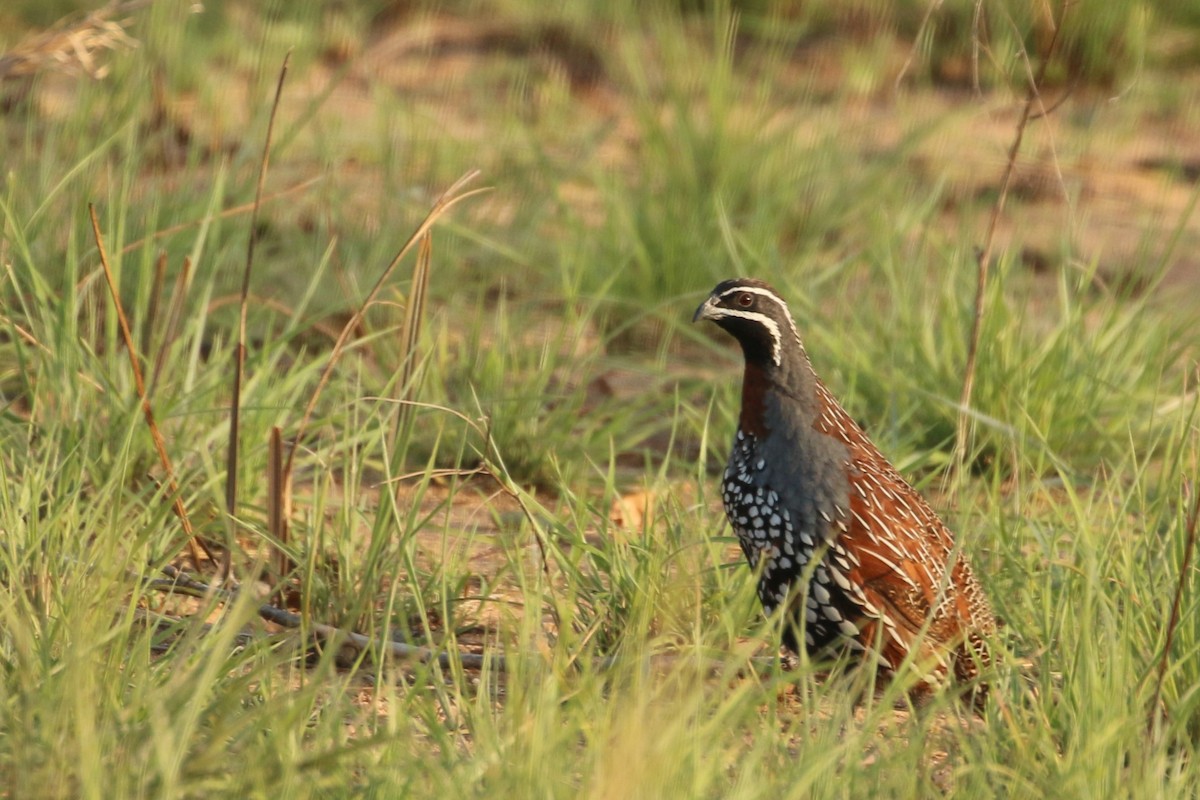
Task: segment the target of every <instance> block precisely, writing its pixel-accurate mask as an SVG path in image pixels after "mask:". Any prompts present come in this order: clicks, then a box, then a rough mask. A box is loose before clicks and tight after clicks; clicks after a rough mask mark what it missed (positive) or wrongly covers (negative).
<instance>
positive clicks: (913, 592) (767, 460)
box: [692, 278, 997, 699]
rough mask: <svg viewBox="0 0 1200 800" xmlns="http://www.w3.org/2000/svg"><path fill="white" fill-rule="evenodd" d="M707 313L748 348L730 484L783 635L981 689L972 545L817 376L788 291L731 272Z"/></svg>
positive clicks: (984, 614)
mask: <svg viewBox="0 0 1200 800" xmlns="http://www.w3.org/2000/svg"><path fill="white" fill-rule="evenodd" d="M700 320H709V321H711V322H714V323H716V324H717V325H718V326H719V327H720V328H722V329H724V330H725V331H726V332H727V333H729V334H730V335H732V336H733V338H734V339H736V340H737V342H738V343H739V344H740V345H741V348H742V354H743V356H744V359H745V367H744V371H743V375H742V397H741V412H740V414H739V416H738V425H737V432H736V433H735V435H734V440H733V447H732V451H731V453H730V456H729V463H728V466H727V467H726V469H725V473H724V477H723V478H722V482H721V497H722V501H723V504H724V507H725V515H726V517H727V518H728V520H729V523H730V525H731V527H732V528H733V530H734V532H735V533H736V534H737V538H738V542H739V544H740V545H741V549H742V552H743V553H744V554H745V556H746V560H747V561H748V562H749V565H750V567H751V568H752V569H753V570H755V571H756V572H757V575H758V586H757V592H758V598H759V600H760V601H761V603H762V606H763V609H764V611H765V612H766V614H767V615H768V616H770V615H771V614H773V613H775V612H776V611H777V610H781V613H782V614H783V615H784V625H783V630H782V639H783V642H782V643H783V645H784V646H785V647H786V648H787V649H789V650H791V651H792V652H793V653H796V654H799V652H800V650H799V642H800V641H801V640H802V641H803V643H804V648H805V649H806V651H807V652H808V654H809V655H811V656H814V657H816V656H826V657H836V656H841V655H846V656H848V660H849V661H850V662H851V663H854V662H856V661H863V660H866V658H867V653H868V651H871V652H874V653H876V654H877V659H876V664H877V665H878V666H879V668H880V671H881V673H883V674H884V676H885V677H891V678H895V677H896V676H897V675H898V674H899V673H901V672H905V673H907V674H912V675H913V677H914V678H915V680H914V681H913V687H914V688H913V690H912V694H914V695H920V694H928V693H930V692H932V691H933V690H935V689H937V688H938V687H943V686H946V685H947V684H949V683H950V682H951V681H955V682H958V683H959V684H962V685H971V684H973V688H972V691H973V692H975V696H976V698H977V699H978V698H979V697H985V696H986V691H987V687H986V686H985V685H984V681H983V680H982V679H981V678H980V673H981V672H982V670H983V669H984V668H985V667H987V666H988V665H990V663H991V655H990V651H989V638H990V637H991V636H992V635H993V634H994V632H995V631H996V627H997V621H996V617H995V616H994V614H993V612H992V608H991V604H990V603H989V601H988V598H987V596H986V594H985V593H984V591H983V588H982V587H981V585H980V583H979V581H978V579H977V578H976V577H975V573H974V572H973V571H972V569H971V565H970V562H969V559H968V558H967V555H966V553H964V552H962V551H961V549H960V548H958V547H957V546H956V544H955V538H954V534H953V533H952V532H951V531H950V529H949V528H948V527H947V526H946V525H945V523H943V522H942V520H941V519H940V518H939V517H938V515H937V514H936V513H935V512H934V511H933V509H932V508H931V507H930V506H929V504H928V503H927V502H926V501H925V500H924V499H923V498H922V497H921V495H920V494H919V493H918V492H917V491H916V490H915V489H914V488H913V487H912V486H911V485H910V484H909V483H908V482H907V481H906V480H905V479H904V478H903V477H902V476H901V475H900V473H899V472H898V471H897V470H896V468H895V467H894V466H893V465H892V464H891V462H889V461H888V459H887V458H886V457H885V456H884V455H883V453H881V452H880V450H879V448H877V447H876V446H875V445H874V444H873V443H872V442H871V440H870V438H868V436H867V434H866V433H865V432H864V431H863V429H862V428H861V427H860V426H859V425H858V423H856V422H855V421H854V419H853V418H852V417H851V416H850V415H849V414H848V413H847V412H846V410H845V409H844V408H843V407H842V405H841V404H840V403H839V402H838V401H837V400H836V399H835V398H834V396H833V395H832V394H831V393H830V391H829V389H827V388H826V386H825V384H824V383H823V382H822V381H821V379H820V378H819V377H818V376H817V373H816V372H815V371H814V369H813V366H812V362H811V361H810V360H809V357H808V353H807V351H806V350H805V347H804V344H803V342H802V341H801V339H800V334H799V332H798V331H797V329H796V323H795V321H794V320H793V318H792V314H791V312H790V311H789V310H788V306H787V303H786V302H785V301H784V299H783V297H782V296H781V295H780V294H779V292H777V291H776V290H775V289H773V288H772V287H771V286H770V285H769V284H767V283H765V282H763V281H761V280H757V279H752V278H736V279H731V280H726V281H723V282H722V283H719V284H717V286H716V288H715V289H713V290H712V293H711V294H710V295H709V296H708V298H707V299H706V300H705V301H704V302H703V303H702V304H701V305H700V306H699V308H697V309H696V313H695V315H694V316H693V318H692V321H693V322H697V321H700Z"/></svg>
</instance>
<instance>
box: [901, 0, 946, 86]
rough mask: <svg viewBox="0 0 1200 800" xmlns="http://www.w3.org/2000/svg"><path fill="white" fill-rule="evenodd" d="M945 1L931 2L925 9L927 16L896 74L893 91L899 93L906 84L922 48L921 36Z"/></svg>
mask: <svg viewBox="0 0 1200 800" xmlns="http://www.w3.org/2000/svg"><path fill="white" fill-rule="evenodd" d="M943 2H945V0H929V5H928V6H926V7H925V16H924V17H922V18H921V24H920V25H919V26H917V34H916V36H914V37H913V42H912V47H910V48H909V49H908V56H907V57H906V58H905V59H904V64H903V65H901V67H900V71H899V72H898V73H896V80H895V81H894V82H893V84H892V91H894V92H899V91H900V87H901V85H903V83H904V78H905V76H906V75H908V70H909V69H910V68H911V67H912V63H913V60H914V59H915V58H916V56H917V50H918V49H919V48H920V46H921V36H923V35H924V33H925V29H926V28H928V27H929V21H930V20H931V19H933V14H934V12H936V11H937V10H938V9H939V8H941V7H942V3H943Z"/></svg>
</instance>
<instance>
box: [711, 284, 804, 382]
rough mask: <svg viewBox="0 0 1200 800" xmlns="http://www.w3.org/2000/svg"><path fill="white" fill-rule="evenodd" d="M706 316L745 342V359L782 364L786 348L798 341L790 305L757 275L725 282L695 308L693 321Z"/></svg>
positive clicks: (761, 362) (767, 364) (768, 363)
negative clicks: (789, 309) (758, 278)
mask: <svg viewBox="0 0 1200 800" xmlns="http://www.w3.org/2000/svg"><path fill="white" fill-rule="evenodd" d="M702 319H707V320H710V321H712V322H715V323H716V324H717V325H719V326H720V327H721V328H723V329H724V330H726V331H728V332H729V334H730V335H732V336H733V337H734V338H735V339H737V340H738V342H739V343H740V344H741V345H742V351H743V352H744V353H745V356H746V361H747V362H752V363H757V364H760V365H762V366H764V367H770V366H775V367H779V366H781V365H782V362H783V358H784V354H785V350H786V349H787V348H790V347H791V346H792V345H793V344H794V343H798V340H799V337H798V336H797V334H796V324H795V323H794V322H793V321H792V315H791V313H790V312H789V311H788V308H787V304H786V303H785V302H784V301H783V298H782V297H780V296H779V293H778V292H776V291H775V290H774V289H773V288H771V286H770V285H769V284H767V283H765V282H763V281H760V280H755V279H754V278H735V279H733V280H727V281H722V282H721V283H719V284H717V287H716V288H715V289H713V290H712V293H711V294H710V295H709V296H708V299H707V300H705V301H704V302H703V303H701V304H700V307H699V308H697V309H696V313H695V315H694V316H693V317H692V321H693V322H695V321H698V320H702Z"/></svg>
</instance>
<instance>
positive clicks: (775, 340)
mask: <svg viewBox="0 0 1200 800" xmlns="http://www.w3.org/2000/svg"><path fill="white" fill-rule="evenodd" d="M722 297H724V295H722ZM721 316H723V317H737V318H738V319H748V320H751V321H753V322H760V323H762V325H763V327H765V328H766V329H767V330H768V331H770V332H771V339H772V341H771V360H772V361H774V362H775V366H777V367H778V366H779V365H780V364H782V363H783V340H782V339H781V338H780V336H779V325H778V324H777V323H776V322H775V320H773V319H771V318H770V317H768V316H767V315H766V314H760V313H758V312H757V311H738V310H737V309H736V308H722V309H721Z"/></svg>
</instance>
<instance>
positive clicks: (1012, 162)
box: [951, 3, 1068, 474]
mask: <svg viewBox="0 0 1200 800" xmlns="http://www.w3.org/2000/svg"><path fill="white" fill-rule="evenodd" d="M1067 7H1068V4H1067V3H1064V4H1063V6H1062V11H1061V13H1060V15H1059V20H1058V24H1057V25H1055V27H1054V35H1053V36H1052V37H1051V39H1050V44H1049V45H1048V46H1047V47H1046V53H1045V55H1044V56H1043V58H1042V63H1041V65H1040V66H1039V67H1038V71H1037V74H1036V75H1034V76H1032V77H1031V78H1030V81H1029V89H1028V91H1027V92H1026V96H1025V103H1024V105H1023V106H1022V108H1021V118H1020V120H1018V122H1017V127H1016V129H1015V130H1014V132H1013V141H1012V145H1011V146H1010V147H1009V149H1008V159H1007V161H1006V162H1005V164H1004V175H1003V177H1002V178H1001V180H1000V194H999V196H998V197H997V198H996V204H995V205H994V206H992V213H991V217H990V218H989V219H988V228H987V234H986V235H985V236H984V240H983V247H981V248H980V250H979V253H978V256H977V258H976V263H975V267H976V285H975V304H974V313H973V315H972V319H971V335H970V339H969V340H968V342H967V363H966V365H965V366H964V368H963V384H962V392H961V393H960V395H959V399H958V422H957V427H956V431H955V436H954V456H953V458H952V459H951V468H952V469H953V470H954V472H955V473H958V474H961V472H962V469H963V466H964V465H965V463H966V460H967V451H968V445H969V439H970V436H971V428H972V424H971V423H972V416H971V413H970V411H971V396H972V394H973V392H974V388H975V372H976V367H977V363H978V360H979V340H980V337H981V335H982V333H983V314H984V301H985V298H986V295H987V286H988V272H989V270H990V267H991V260H992V250H993V248H994V247H995V242H996V226H997V224H998V223H999V221H1000V215H1001V214H1003V213H1004V205H1005V203H1006V201H1007V200H1008V191H1009V188H1010V187H1011V185H1012V179H1013V173H1014V171H1015V170H1016V164H1017V154H1018V153H1019V152H1020V150H1021V142H1022V141H1023V140H1024V138H1025V128H1026V126H1027V125H1028V124H1029V120H1030V117H1031V115H1032V114H1033V108H1034V105H1035V104H1036V103H1039V102H1040V92H1039V87H1040V86H1041V85H1042V83H1043V82H1044V80H1045V77H1046V68H1047V67H1048V66H1049V64H1050V62H1051V60H1052V59H1053V57H1054V52H1055V50H1056V49H1057V47H1058V42H1059V40H1060V39H1061V36H1062V27H1063V23H1064V20H1065V17H1066V10H1067Z"/></svg>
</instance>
